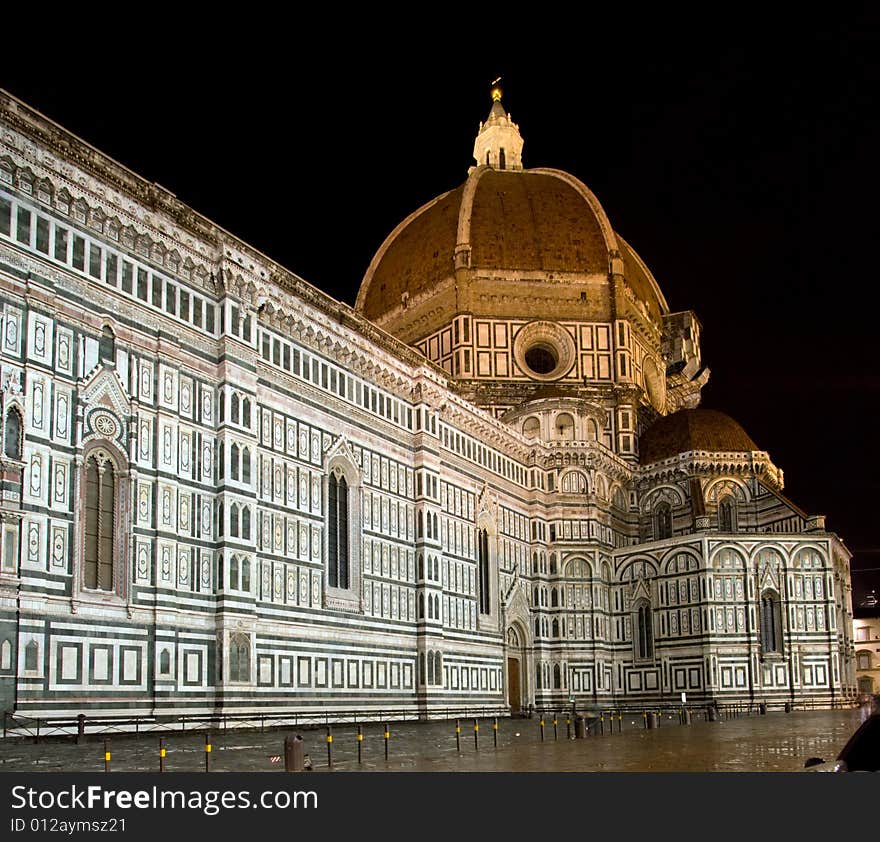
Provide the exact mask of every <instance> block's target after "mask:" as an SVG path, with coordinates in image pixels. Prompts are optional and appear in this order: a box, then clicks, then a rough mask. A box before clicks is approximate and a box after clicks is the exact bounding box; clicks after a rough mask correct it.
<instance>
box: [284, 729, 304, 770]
mask: <svg viewBox="0 0 880 842" xmlns="http://www.w3.org/2000/svg"><path fill="white" fill-rule="evenodd" d="M303 766H304V758H303V738H302V737H301V736H300V735H299V734H297V735H296V736H295V737H285V738H284V771H285V772H302V770H303Z"/></svg>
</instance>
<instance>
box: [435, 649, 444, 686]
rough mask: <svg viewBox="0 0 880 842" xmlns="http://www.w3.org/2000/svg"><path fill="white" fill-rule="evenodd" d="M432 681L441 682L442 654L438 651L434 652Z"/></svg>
mask: <svg viewBox="0 0 880 842" xmlns="http://www.w3.org/2000/svg"><path fill="white" fill-rule="evenodd" d="M434 683H435V684H442V683H443V656H442V655H441V654H440V652H435V653H434Z"/></svg>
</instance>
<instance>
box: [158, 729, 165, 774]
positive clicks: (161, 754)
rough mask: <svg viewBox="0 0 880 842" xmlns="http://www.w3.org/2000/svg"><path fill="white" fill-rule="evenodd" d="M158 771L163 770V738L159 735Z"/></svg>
mask: <svg viewBox="0 0 880 842" xmlns="http://www.w3.org/2000/svg"><path fill="white" fill-rule="evenodd" d="M159 771H160V772H164V771H165V739H164V738H163V737H159Z"/></svg>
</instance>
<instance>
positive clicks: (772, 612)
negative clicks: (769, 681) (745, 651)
mask: <svg viewBox="0 0 880 842" xmlns="http://www.w3.org/2000/svg"><path fill="white" fill-rule="evenodd" d="M761 651H762V652H764V653H765V654H768V653H771V652H777V653H781V652H782V612H781V611H780V607H779V597H778V596H777V595H776V594H775V593H774V592H773V591H764V593H763V594H762V595H761Z"/></svg>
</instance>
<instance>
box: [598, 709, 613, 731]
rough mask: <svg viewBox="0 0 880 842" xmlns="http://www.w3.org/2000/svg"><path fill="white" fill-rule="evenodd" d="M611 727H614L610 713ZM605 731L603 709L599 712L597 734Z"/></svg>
mask: <svg viewBox="0 0 880 842" xmlns="http://www.w3.org/2000/svg"><path fill="white" fill-rule="evenodd" d="M611 727H612V728H613V727H614V714H611ZM604 733H605V711H600V713H599V734H600V735H602V734H604Z"/></svg>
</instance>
